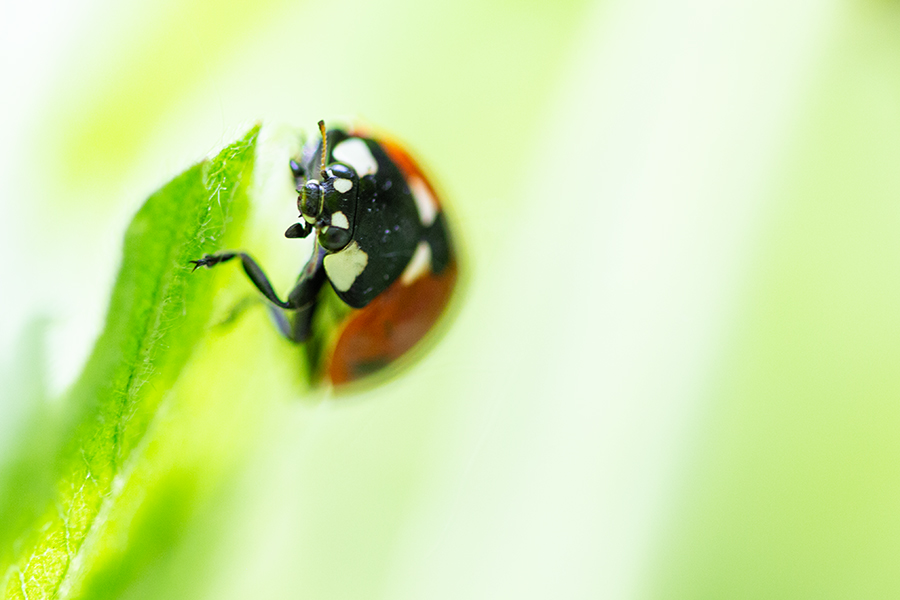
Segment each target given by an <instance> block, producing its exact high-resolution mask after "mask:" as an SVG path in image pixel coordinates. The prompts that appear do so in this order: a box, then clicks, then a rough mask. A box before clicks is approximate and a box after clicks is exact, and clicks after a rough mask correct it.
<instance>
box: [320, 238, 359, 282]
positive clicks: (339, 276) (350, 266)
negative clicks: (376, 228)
mask: <svg viewBox="0 0 900 600" xmlns="http://www.w3.org/2000/svg"><path fill="white" fill-rule="evenodd" d="M322 262H323V264H324V266H325V273H326V274H327V275H328V279H330V280H331V285H333V286H334V289H336V290H337V291H339V292H346V291H347V290H349V289H350V287H351V286H352V285H353V282H354V281H356V278H357V277H359V274H360V273H362V272H363V271H365V270H366V265H367V264H369V255H368V254H366V253H365V252H363V250H362V248H360V247H359V244H357V243H356V240H354V241H352V242H350V243H349V244H348V245H347V247H346V248H344V249H343V250H341V251H340V252H335V253H334V254H328V255H326V256H325V259H324V260H323V261H322Z"/></svg>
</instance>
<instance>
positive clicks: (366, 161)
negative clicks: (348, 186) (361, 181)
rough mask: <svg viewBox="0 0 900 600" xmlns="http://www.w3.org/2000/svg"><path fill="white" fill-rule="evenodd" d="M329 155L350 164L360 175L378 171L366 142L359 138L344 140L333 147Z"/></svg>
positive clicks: (376, 163)
mask: <svg viewBox="0 0 900 600" xmlns="http://www.w3.org/2000/svg"><path fill="white" fill-rule="evenodd" d="M331 155H332V156H333V157H334V158H336V159H337V160H339V161H340V162H342V163H344V164H347V165H350V166H351V167H353V170H354V171H356V174H357V175H359V176H360V177H365V176H366V175H374V174H375V173H377V172H378V162H377V161H376V160H375V157H374V156H372V152H371V151H370V150H369V147H368V146H366V143H365V142H364V141H363V140H361V139H359V138H350V139H347V140H344V141H343V142H341V143H340V144H338V145H337V146H335V147H334V150H332V151H331Z"/></svg>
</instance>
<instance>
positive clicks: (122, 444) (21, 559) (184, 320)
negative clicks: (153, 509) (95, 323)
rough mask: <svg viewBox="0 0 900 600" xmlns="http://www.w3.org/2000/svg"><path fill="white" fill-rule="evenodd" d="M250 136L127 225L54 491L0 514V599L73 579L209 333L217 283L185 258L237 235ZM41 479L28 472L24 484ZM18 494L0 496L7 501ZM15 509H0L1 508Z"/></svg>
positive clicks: (59, 453)
mask: <svg viewBox="0 0 900 600" xmlns="http://www.w3.org/2000/svg"><path fill="white" fill-rule="evenodd" d="M258 133H259V127H258V126H257V127H254V128H253V129H251V130H250V131H249V132H248V133H247V135H246V136H245V137H244V138H243V139H241V140H239V141H238V142H235V143H234V144H232V145H230V146H228V147H226V148H225V149H224V150H223V151H222V152H220V153H219V155H218V156H216V157H215V158H214V159H212V160H209V161H205V162H202V163H200V164H198V165H195V166H194V167H192V168H190V169H188V170H187V171H185V172H184V173H183V174H181V175H180V176H178V177H176V178H175V179H174V180H172V181H171V182H170V183H169V184H168V185H166V186H165V187H163V188H162V189H161V190H159V191H158V192H156V193H155V194H154V195H152V196H151V197H150V198H149V199H148V200H147V202H146V203H145V204H144V206H143V207H142V208H141V209H140V211H139V212H138V213H137V215H136V216H135V217H134V219H133V221H132V222H131V225H130V226H129V228H128V231H127V233H126V236H125V247H124V253H123V259H122V266H121V269H120V271H119V275H118V278H117V280H116V284H115V287H114V289H113V293H112V298H111V301H110V307H109V312H108V316H107V320H106V325H105V328H104V330H103V332H102V333H101V335H100V338H99V339H98V341H97V344H96V346H95V348H94V351H93V354H92V355H91V357H90V359H89V361H88V363H87V365H86V367H85V370H84V372H83V374H82V376H81V378H80V379H79V380H78V382H77V383H76V384H75V386H74V387H73V389H72V391H71V393H70V394H69V396H68V397H67V398H66V401H65V403H64V407H65V416H64V417H63V418H61V419H60V423H61V424H60V427H59V429H58V431H59V435H57V436H56V439H57V440H59V441H58V442H57V445H56V450H55V452H52V453H51V455H55V460H54V461H53V466H52V471H51V474H52V482H53V483H52V485H50V486H46V490H47V493H45V494H43V496H42V498H43V499H42V500H40V501H36V500H34V499H33V497H34V493H32V494H31V496H30V498H32V502H30V503H29V509H30V511H31V512H30V516H31V518H30V519H28V520H27V522H23V519H22V518H10V519H7V518H3V517H2V516H0V543H2V544H3V547H2V549H0V561H2V563H0V564H2V571H0V572H2V573H3V575H4V576H5V578H6V579H5V583H4V586H5V596H6V597H8V598H49V597H55V596H66V595H67V593H66V590H67V589H69V588H71V587H72V584H71V582H72V581H77V580H79V579H80V575H79V572H80V571H84V570H85V569H87V568H89V567H90V561H86V560H85V557H84V551H85V542H86V540H88V539H89V538H91V537H92V536H93V537H96V536H98V535H100V534H99V533H98V532H100V531H102V530H103V529H104V528H105V527H106V524H107V520H108V516H109V514H110V513H112V512H114V511H115V504H116V502H117V499H118V498H119V497H120V495H121V490H122V489H124V488H125V487H127V483H128V482H127V479H128V477H127V472H128V469H127V466H128V465H129V464H130V461H132V459H133V458H134V456H135V455H137V454H140V452H139V448H140V445H141V444H142V443H143V442H144V441H145V437H146V435H147V433H148V429H149V427H150V424H151V422H152V420H153V419H155V418H158V416H159V412H160V410H161V407H162V406H163V402H162V401H163V399H164V397H165V395H166V393H167V391H168V390H169V389H170V388H171V387H172V385H173V384H174V382H175V381H176V380H177V379H178V378H179V376H180V374H181V373H182V371H183V369H184V366H185V364H186V363H187V361H188V358H189V357H191V355H192V353H193V352H194V351H195V349H196V347H197V345H198V343H199V342H200V340H201V339H202V338H203V336H204V334H205V332H206V331H207V329H208V325H209V321H210V315H211V313H212V298H213V296H214V294H213V292H214V290H215V289H216V287H217V286H218V285H220V283H221V282H220V281H219V277H220V276H219V275H216V274H215V273H209V274H207V273H204V275H205V276H203V277H201V276H194V277H191V276H190V273H191V265H190V264H189V261H190V260H191V259H194V258H198V257H200V256H203V255H204V254H206V253H210V252H215V251H216V250H218V249H220V248H222V247H223V245H225V244H230V243H234V241H236V239H237V236H238V235H239V234H240V230H241V228H242V226H243V223H244V220H245V216H246V213H247V189H248V185H249V183H250V179H251V174H252V171H253V166H254V159H255V150H256V141H257V137H258ZM47 421H52V419H48V420H45V422H47ZM36 433H37V434H38V435H40V434H41V433H43V434H44V435H46V433H47V432H46V431H43V432H40V431H36ZM19 463H22V461H19ZM43 476H45V474H41V473H40V469H37V470H36V472H35V474H34V475H33V478H34V479H40V478H41V477H43ZM20 479H21V478H20ZM7 481H9V478H6V479H3V480H0V484H3V483H4V482H7ZM23 485H24V486H25V487H27V488H28V489H30V490H32V492H33V491H34V490H41V489H45V487H42V486H39V485H31V486H28V485H27V482H22V481H18V482H17V483H16V486H23ZM17 489H18V487H12V488H6V489H3V490H2V494H0V497H4V498H9V497H14V496H16V491H17ZM16 508H17V506H16V503H15V502H11V501H2V502H0V510H10V511H15V510H16ZM19 508H21V507H19ZM10 514H13V516H16V514H19V515H21V514H22V513H21V511H19V512H18V513H10ZM64 582H68V583H66V584H65V585H64ZM61 586H62V589H61Z"/></svg>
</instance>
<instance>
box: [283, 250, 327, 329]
mask: <svg viewBox="0 0 900 600" xmlns="http://www.w3.org/2000/svg"><path fill="white" fill-rule="evenodd" d="M323 258H325V250H324V249H322V248H321V247H319V246H318V245H317V246H316V249H315V250H314V251H313V255H312V256H311V257H310V259H309V262H307V263H306V266H305V267H303V272H301V273H300V278H299V279H298V280H297V285H295V286H294V289H293V290H291V293H290V295H289V296H288V302H289V303H290V304H291V305H293V306H294V307H295V308H296V310H297V312H296V313H295V315H294V323H293V326H292V328H291V331H290V333H289V334H286V335H287V337H289V338H290V339H291V340H293V341H295V342H305V341H306V340H307V339H308V338H309V333H310V329H311V326H312V318H313V314H314V313H315V310H316V297H317V296H318V295H319V290H321V289H322V286H323V285H324V284H325V269H324V267H323V266H322V259H323Z"/></svg>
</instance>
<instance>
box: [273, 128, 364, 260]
mask: <svg viewBox="0 0 900 600" xmlns="http://www.w3.org/2000/svg"><path fill="white" fill-rule="evenodd" d="M319 128H320V130H321V132H322V163H321V169H320V173H319V175H320V179H313V178H308V179H307V180H306V182H305V183H304V184H303V185H301V186H300V187H299V188H298V190H297V192H298V194H299V196H298V197H297V209H298V210H299V211H300V218H301V221H300V222H299V223H295V224H294V225H291V226H290V227H289V228H288V230H287V231H286V232H285V233H284V235H285V236H287V237H289V238H305V237H306V236H308V235H309V234H310V233H312V231H313V229H315V230H316V237H317V240H318V242H319V245H320V246H322V247H323V248H324V249H325V250H326V251H328V252H337V251H339V250H341V249H343V248H344V246H346V245H347V244H349V243H350V240H351V239H352V238H353V221H354V220H355V217H356V196H357V188H358V187H359V177H357V175H356V171H354V170H353V169H352V168H350V167H348V166H347V165H345V164H343V163H339V162H334V163H331V164H330V165H328V166H326V164H325V157H326V156H327V152H326V139H327V137H326V135H325V124H324V123H323V122H322V121H319ZM291 168H292V169H293V170H294V174H295V176H299V177H298V179H301V178H302V177H303V176H304V175H307V176H308V174H306V173H304V171H303V169H302V167H300V165H298V164H297V163H296V162H293V161H292V162H291Z"/></svg>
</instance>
